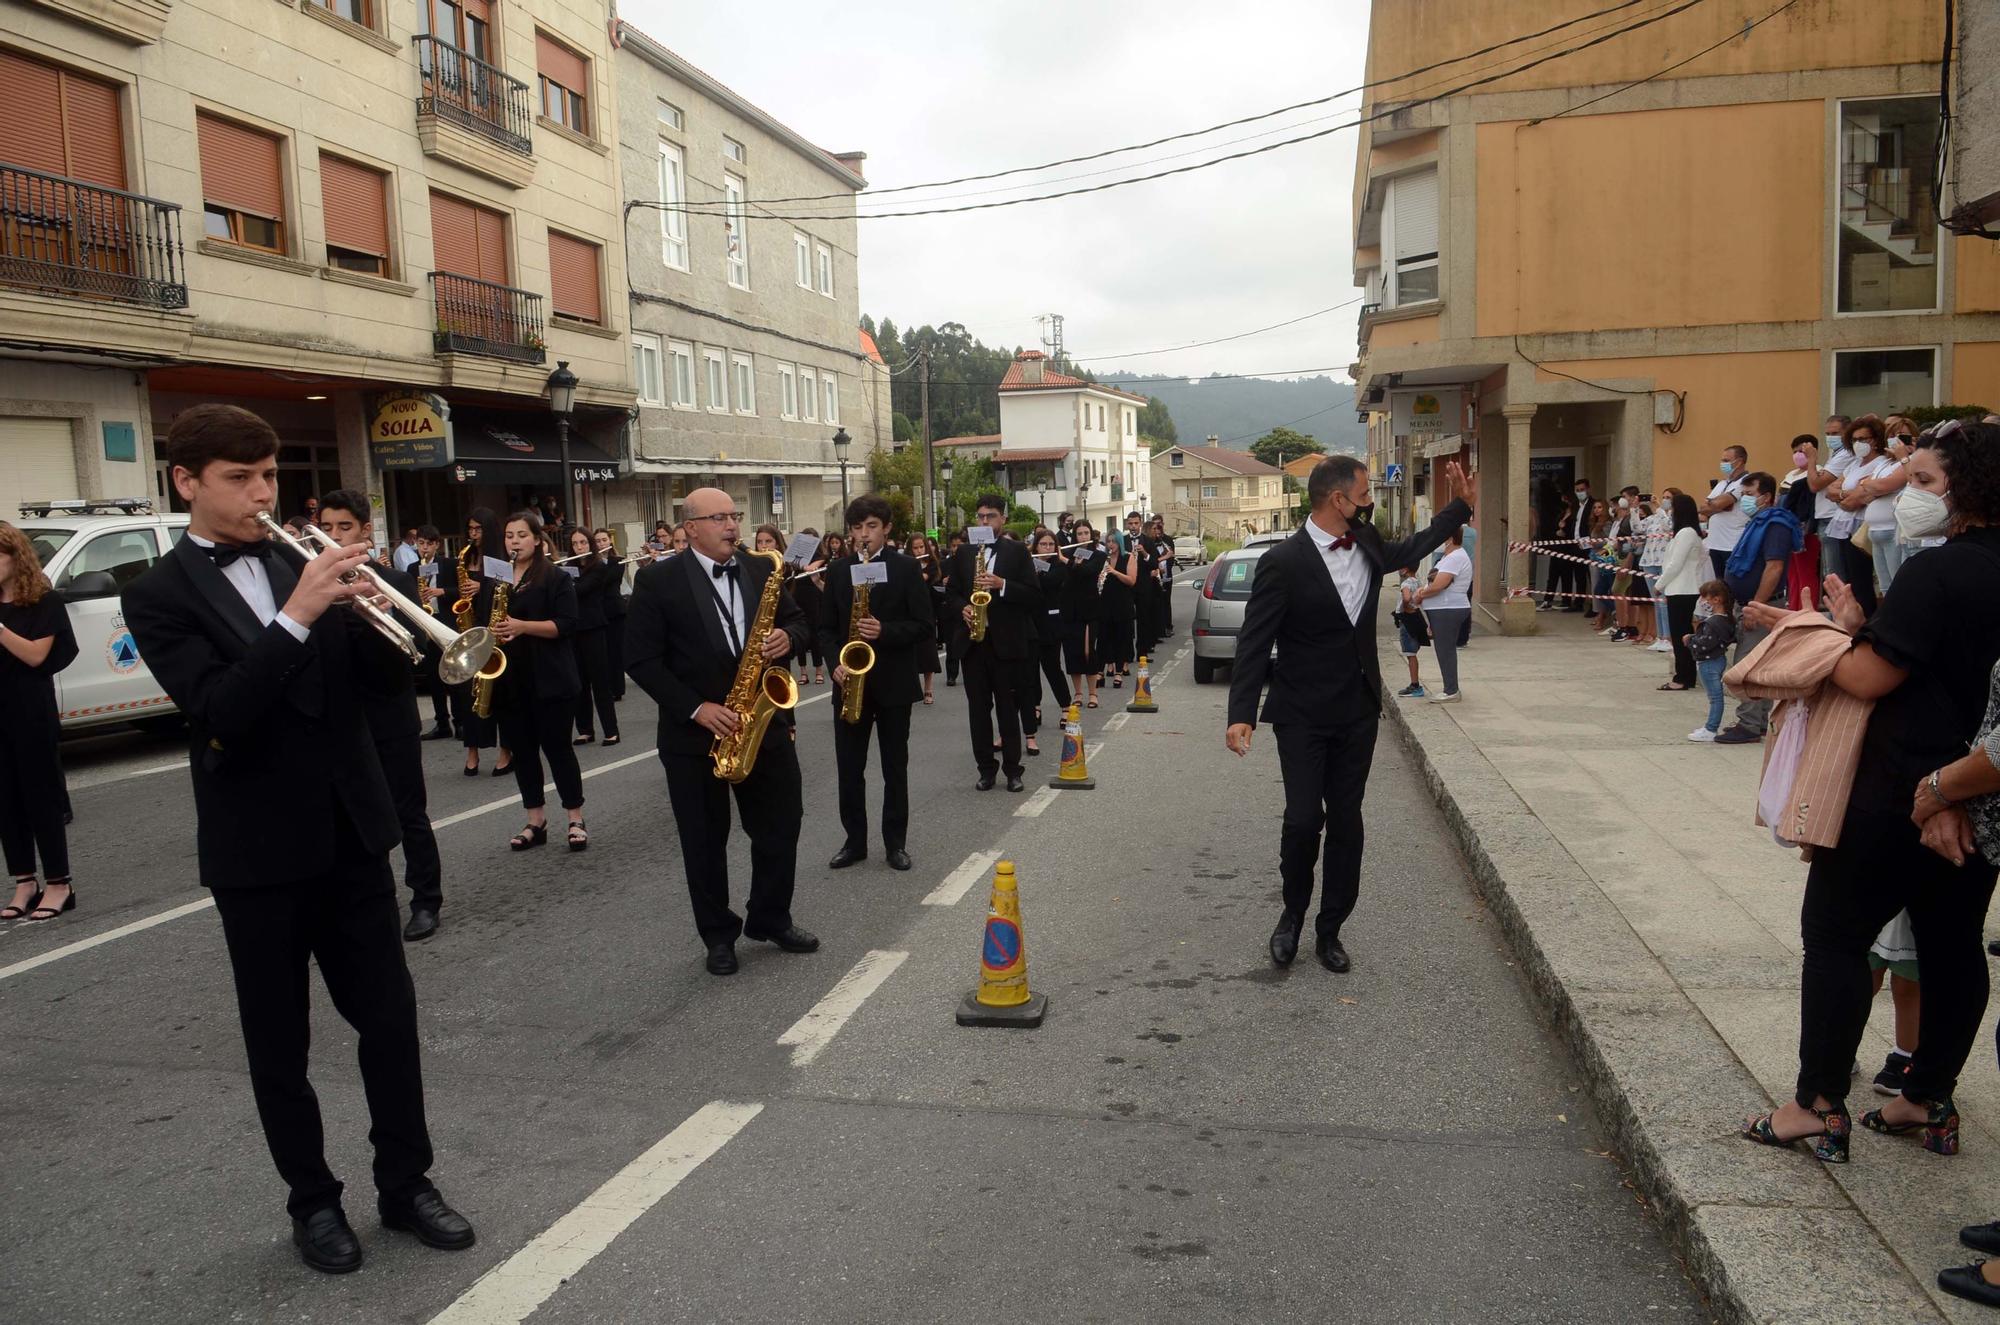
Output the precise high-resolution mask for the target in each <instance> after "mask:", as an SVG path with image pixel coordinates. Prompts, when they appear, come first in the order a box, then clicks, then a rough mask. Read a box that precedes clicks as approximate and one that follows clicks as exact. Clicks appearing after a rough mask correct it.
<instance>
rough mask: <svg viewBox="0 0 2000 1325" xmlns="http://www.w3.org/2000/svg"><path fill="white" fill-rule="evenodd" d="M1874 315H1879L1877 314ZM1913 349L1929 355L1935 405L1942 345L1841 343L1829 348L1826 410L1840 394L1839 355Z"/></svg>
mask: <svg viewBox="0 0 2000 1325" xmlns="http://www.w3.org/2000/svg"><path fill="white" fill-rule="evenodd" d="M1876 316H1880V315H1879V314H1877V315H1876ZM1913 350H1923V351H1926V352H1928V353H1929V354H1930V356H1931V399H1930V403H1931V404H1932V405H1933V406H1935V405H1937V404H1938V398H1939V396H1940V395H1941V394H1942V393H1943V391H1944V382H1943V376H1942V374H1943V371H1944V370H1943V363H1944V347H1943V346H1942V345H1939V344H1935V343H1933V344H1929V345H1843V346H1841V347H1840V348H1839V349H1837V350H1829V351H1827V353H1828V354H1829V355H1831V356H1832V357H1831V358H1829V359H1828V360H1827V363H1826V412H1827V413H1828V414H1831V413H1833V402H1834V400H1835V399H1836V398H1837V397H1838V396H1839V394H1840V357H1841V356H1842V355H1844V354H1908V353H1910V352H1911V351H1913Z"/></svg>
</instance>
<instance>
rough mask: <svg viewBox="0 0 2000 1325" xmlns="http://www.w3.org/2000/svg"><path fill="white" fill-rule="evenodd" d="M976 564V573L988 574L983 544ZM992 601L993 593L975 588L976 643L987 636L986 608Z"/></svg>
mask: <svg viewBox="0 0 2000 1325" xmlns="http://www.w3.org/2000/svg"><path fill="white" fill-rule="evenodd" d="M975 564H976V565H977V566H978V570H977V571H976V572H975V574H978V575H984V574H986V548H985V545H983V544H982V545H981V546H980V548H979V550H978V561H977V562H976V563H975ZM992 602H993V595H992V594H991V593H989V592H987V591H986V590H984V589H974V590H973V591H972V629H971V639H972V642H973V643H974V644H977V643H979V641H981V640H983V639H985V638H986V609H987V608H988V607H989V606H991V605H992Z"/></svg>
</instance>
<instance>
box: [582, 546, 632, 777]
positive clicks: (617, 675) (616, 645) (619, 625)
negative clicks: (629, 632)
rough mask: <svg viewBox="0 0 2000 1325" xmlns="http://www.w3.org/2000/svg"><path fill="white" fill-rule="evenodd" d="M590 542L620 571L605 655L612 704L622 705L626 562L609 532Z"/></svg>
mask: <svg viewBox="0 0 2000 1325" xmlns="http://www.w3.org/2000/svg"><path fill="white" fill-rule="evenodd" d="M590 538H591V543H592V545H593V546H595V547H596V548H597V555H598V556H599V557H600V558H602V559H603V560H604V561H605V562H606V563H608V564H609V565H611V566H612V567H614V568H616V570H617V571H618V575H617V578H615V579H613V580H612V581H611V592H610V593H608V594H606V595H605V596H604V652H605V654H606V655H607V661H608V662H609V663H610V664H611V702H612V703H614V704H619V703H623V702H624V700H625V560H624V558H622V557H620V556H619V555H618V541H617V540H616V539H614V538H613V537H612V536H611V531H610V530H609V529H600V530H598V531H597V532H596V533H594V534H592V535H591V536H590ZM606 744H609V742H606Z"/></svg>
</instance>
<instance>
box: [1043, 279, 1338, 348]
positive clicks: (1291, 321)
mask: <svg viewBox="0 0 2000 1325" xmlns="http://www.w3.org/2000/svg"><path fill="white" fill-rule="evenodd" d="M1361 299H1362V296H1360V295H1356V296H1354V298H1352V299H1344V300H1342V301H1341V302H1339V303H1337V304H1332V305H1330V306H1328V307H1326V308H1322V309H1318V310H1317V311H1315V312H1311V313H1302V314H1300V315H1299V316H1298V317H1295V318H1288V319H1286V320H1285V321H1283V322H1273V323H1272V324H1271V325H1270V326H1268V327H1257V328H1254V329H1253V330H1250V331H1239V332H1237V333H1235V334H1234V335H1230V336H1217V337H1216V338H1215V339H1214V340H1198V341H1194V342H1192V343H1191V344H1187V345H1168V346H1164V347H1162V348H1160V349H1157V350H1128V351H1126V352H1125V353H1124V354H1085V355H1071V356H1069V362H1071V363H1101V362H1103V361H1104V360H1106V359H1143V358H1146V357H1147V356H1148V355H1153V354H1173V353H1175V352H1177V351H1179V350H1199V349H1202V348H1203V347H1205V346H1209V345H1222V344H1226V343H1227V342H1229V341H1232V340H1242V339H1244V338H1245V337H1246V336H1261V335H1263V334H1264V333H1265V332H1267V331H1276V330H1278V329H1279V328H1280V327H1290V326H1296V325H1298V324H1299V323H1301V322H1307V321H1310V320H1312V319H1313V318H1316V317H1325V316H1326V315H1327V314H1328V313H1332V312H1336V311H1338V310H1340V309H1343V308H1349V307H1352V306H1353V305H1355V304H1358V303H1360V302H1361Z"/></svg>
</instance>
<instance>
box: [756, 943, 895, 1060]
mask: <svg viewBox="0 0 2000 1325" xmlns="http://www.w3.org/2000/svg"><path fill="white" fill-rule="evenodd" d="M909 955H910V954H909V953H907V952H884V951H882V950H880V949H876V950H873V951H871V952H869V953H868V954H867V955H866V956H864V957H863V958H862V959H861V960H860V961H858V962H856V963H855V964H854V969H853V970H851V971H849V972H848V973H847V974H846V975H843V976H841V977H840V981H839V983H837V984H835V985H834V987H833V988H831V989H829V990H827V991H826V997H825V998H822V999H821V1000H820V1001H819V1002H817V1003H815V1004H813V1005H812V1008H811V1010H810V1011H808V1012H807V1013H806V1015H805V1016H803V1017H800V1018H799V1019H798V1020H797V1021H795V1022H793V1023H792V1025H791V1029H789V1030H787V1031H786V1032H785V1033H784V1034H783V1035H780V1036H779V1037H778V1043H779V1044H782V1045H789V1046H790V1047H791V1050H792V1066H793V1067H804V1066H805V1065H806V1064H807V1063H810V1062H811V1061H812V1060H813V1059H815V1058H817V1057H819V1053H820V1050H822V1049H824V1048H826V1046H827V1045H829V1044H831V1043H832V1042H833V1037H834V1036H836V1035H838V1034H840V1028H841V1027H842V1026H845V1025H846V1024H847V1020H848V1018H849V1017H852V1016H853V1015H854V1014H855V1013H856V1012H859V1011H860V1010H861V1005H862V1004H863V1003H866V1002H867V1001H868V996H869V995H870V994H872V993H874V992H875V991H876V990H877V989H880V988H881V987H882V982H883V981H884V980H887V979H888V978H889V977H890V976H891V975H893V974H895V972H896V968H897V967H898V966H901V965H902V964H903V961H904V959H905V958H907V957H908V956H909Z"/></svg>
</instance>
